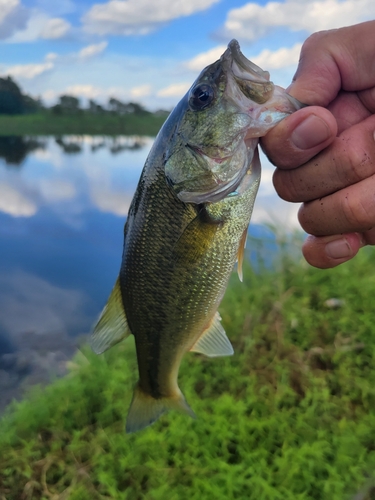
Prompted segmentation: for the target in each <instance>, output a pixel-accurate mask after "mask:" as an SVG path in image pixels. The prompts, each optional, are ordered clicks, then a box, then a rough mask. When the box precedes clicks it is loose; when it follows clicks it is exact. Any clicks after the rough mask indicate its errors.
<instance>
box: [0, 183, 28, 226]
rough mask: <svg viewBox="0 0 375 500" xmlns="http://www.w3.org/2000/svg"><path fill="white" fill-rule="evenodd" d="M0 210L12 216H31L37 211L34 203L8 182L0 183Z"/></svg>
mask: <svg viewBox="0 0 375 500" xmlns="http://www.w3.org/2000/svg"><path fill="white" fill-rule="evenodd" d="M0 211H1V212H4V213H6V214H9V215H12V216H13V217H31V216H33V215H34V214H35V213H36V212H37V207H36V205H35V203H34V202H33V201H31V200H29V199H28V198H27V197H26V196H25V195H24V194H21V193H20V192H18V191H17V190H16V189H15V188H13V187H12V186H10V185H9V184H7V183H5V182H2V183H1V184H0Z"/></svg>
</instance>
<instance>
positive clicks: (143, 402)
mask: <svg viewBox="0 0 375 500" xmlns="http://www.w3.org/2000/svg"><path fill="white" fill-rule="evenodd" d="M168 410H177V411H179V412H180V413H186V414H188V415H190V416H191V417H192V418H197V417H196V415H195V413H194V412H193V410H192V409H191V408H190V406H189V405H188V403H187V401H186V399H185V398H184V396H183V394H182V392H181V391H180V390H179V391H178V394H177V395H176V396H175V397H164V398H154V397H152V396H151V395H150V394H147V393H145V392H144V391H143V390H142V389H141V388H140V387H139V384H137V385H136V387H135V389H134V395H133V400H132V402H131V405H130V409H129V413H128V417H127V419H126V432H127V433H128V434H131V433H132V432H137V431H140V430H141V429H144V428H145V427H147V426H149V425H151V424H153V423H154V422H155V421H156V420H157V419H158V418H159V417H160V416H161V415H162V414H163V413H165V412H166V411H168Z"/></svg>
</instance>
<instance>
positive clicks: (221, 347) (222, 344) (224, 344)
mask: <svg viewBox="0 0 375 500" xmlns="http://www.w3.org/2000/svg"><path fill="white" fill-rule="evenodd" d="M220 320H221V318H220V315H219V313H218V312H217V313H216V314H215V316H214V317H213V318H212V321H211V323H210V325H209V327H208V328H206V330H204V332H203V333H202V335H201V336H200V337H199V339H198V340H197V341H196V343H195V344H194V345H193V347H192V348H191V349H190V351H192V352H200V353H201V354H205V355H206V356H209V357H211V358H212V357H215V356H231V355H232V354H233V352H234V351H233V347H232V344H231V343H230V341H229V339H228V337H227V335H226V333H225V330H224V328H223V327H222V325H221V323H220Z"/></svg>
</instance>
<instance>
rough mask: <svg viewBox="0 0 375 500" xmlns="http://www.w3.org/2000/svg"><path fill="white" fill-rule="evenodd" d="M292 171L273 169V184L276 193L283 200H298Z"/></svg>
mask: <svg viewBox="0 0 375 500" xmlns="http://www.w3.org/2000/svg"><path fill="white" fill-rule="evenodd" d="M293 174H294V172H289V171H287V170H286V171H282V170H275V172H274V174H273V179H272V181H273V185H274V188H275V190H276V192H277V194H278V195H279V196H280V198H282V199H283V200H285V201H291V202H295V201H300V200H299V191H298V186H296V183H295V175H293Z"/></svg>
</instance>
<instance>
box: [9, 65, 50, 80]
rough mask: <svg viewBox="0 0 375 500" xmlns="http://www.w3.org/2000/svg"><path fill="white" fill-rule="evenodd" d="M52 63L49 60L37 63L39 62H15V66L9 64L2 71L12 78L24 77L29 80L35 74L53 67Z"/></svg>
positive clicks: (37, 74)
mask: <svg viewBox="0 0 375 500" xmlns="http://www.w3.org/2000/svg"><path fill="white" fill-rule="evenodd" d="M53 66H54V64H53V63H52V62H50V61H47V62H44V63H39V64H16V65H15V66H9V67H8V68H6V69H5V70H4V71H2V73H3V74H5V75H11V76H13V77H14V78H16V79H17V78H25V79H27V80H31V79H32V78H35V77H36V76H39V75H41V74H42V73H45V72H46V71H49V70H51V69H52V68H53Z"/></svg>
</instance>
